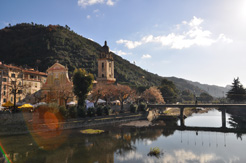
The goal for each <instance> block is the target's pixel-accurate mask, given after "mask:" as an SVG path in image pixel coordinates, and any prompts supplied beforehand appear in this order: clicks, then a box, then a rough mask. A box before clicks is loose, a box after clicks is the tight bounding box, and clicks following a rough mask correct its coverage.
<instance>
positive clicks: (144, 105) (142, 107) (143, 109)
mask: <svg viewBox="0 0 246 163" xmlns="http://www.w3.org/2000/svg"><path fill="white" fill-rule="evenodd" d="M146 108H147V105H146V104H145V103H143V102H141V103H140V104H139V105H138V111H146Z"/></svg>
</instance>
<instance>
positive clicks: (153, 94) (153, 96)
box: [142, 87, 165, 103]
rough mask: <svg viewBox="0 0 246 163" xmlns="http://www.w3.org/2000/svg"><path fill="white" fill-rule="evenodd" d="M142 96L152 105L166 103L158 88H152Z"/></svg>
mask: <svg viewBox="0 0 246 163" xmlns="http://www.w3.org/2000/svg"><path fill="white" fill-rule="evenodd" d="M142 96H143V98H144V99H145V100H146V101H147V102H150V103H165V102H164V99H163V97H162V95H161V92H160V90H159V89H158V88H157V87H150V88H149V89H147V90H145V91H144V92H143V94H142Z"/></svg>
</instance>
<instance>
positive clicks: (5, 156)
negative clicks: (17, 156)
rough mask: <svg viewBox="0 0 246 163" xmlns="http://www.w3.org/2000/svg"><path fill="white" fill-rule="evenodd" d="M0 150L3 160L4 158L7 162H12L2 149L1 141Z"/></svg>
mask: <svg viewBox="0 0 246 163" xmlns="http://www.w3.org/2000/svg"><path fill="white" fill-rule="evenodd" d="M0 151H1V152H2V154H3V156H4V158H5V160H6V161H7V162H8V163H12V161H11V160H10V159H9V158H8V156H7V153H6V151H5V150H4V148H3V145H2V143H1V142H0Z"/></svg>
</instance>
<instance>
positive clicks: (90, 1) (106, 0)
mask: <svg viewBox="0 0 246 163" xmlns="http://www.w3.org/2000/svg"><path fill="white" fill-rule="evenodd" d="M96 4H106V5H108V6H113V5H114V4H115V2H114V1H113V0H78V5H79V6H81V7H86V6H92V5H96Z"/></svg>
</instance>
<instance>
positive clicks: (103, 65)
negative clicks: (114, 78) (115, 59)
mask: <svg viewBox="0 0 246 163" xmlns="http://www.w3.org/2000/svg"><path fill="white" fill-rule="evenodd" d="M102 71H104V63H102Z"/></svg>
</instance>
